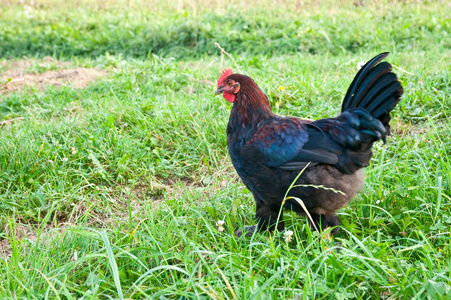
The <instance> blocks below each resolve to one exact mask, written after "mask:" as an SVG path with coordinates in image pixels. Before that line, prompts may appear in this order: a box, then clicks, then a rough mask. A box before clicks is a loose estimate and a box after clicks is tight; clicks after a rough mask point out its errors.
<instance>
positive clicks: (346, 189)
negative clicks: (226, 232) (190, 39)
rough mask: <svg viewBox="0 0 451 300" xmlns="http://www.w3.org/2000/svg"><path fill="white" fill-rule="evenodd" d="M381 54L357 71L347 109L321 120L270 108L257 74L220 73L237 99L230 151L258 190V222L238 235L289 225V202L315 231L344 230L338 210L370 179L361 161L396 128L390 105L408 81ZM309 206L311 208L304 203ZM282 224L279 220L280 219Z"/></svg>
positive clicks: (222, 85) (222, 88) (220, 86)
mask: <svg viewBox="0 0 451 300" xmlns="http://www.w3.org/2000/svg"><path fill="white" fill-rule="evenodd" d="M388 54H389V53H381V54H379V55H377V56H376V57H374V58H373V59H371V60H370V61H369V62H367V63H366V64H365V65H364V66H363V67H362V68H361V69H360V70H359V72H358V73H357V75H356V76H355V78H354V80H353V81H352V83H351V85H350V87H349V89H348V91H347V93H346V95H345V97H344V100H343V104H342V108H341V114H340V115H338V116H337V117H335V118H327V119H320V120H316V121H311V120H303V119H298V118H292V117H282V116H278V115H276V114H274V113H273V112H272V111H271V106H270V104H269V101H268V97H267V96H266V95H265V94H264V93H263V92H262V90H261V89H260V88H259V87H258V85H257V84H256V83H255V81H254V80H253V79H252V78H250V77H248V76H246V75H242V74H233V71H232V69H230V68H227V69H224V70H223V72H222V73H221V75H220V77H219V79H218V82H217V89H216V91H215V95H218V94H222V95H223V97H224V98H225V99H226V100H227V101H229V102H231V103H233V107H232V110H231V113H230V119H229V123H228V125H227V144H228V148H229V154H230V157H231V160H232V163H233V166H234V167H235V169H236V171H237V173H238V175H239V176H240V178H241V179H242V181H243V183H244V184H245V185H246V187H247V188H248V189H249V190H250V191H251V192H252V194H253V196H254V199H255V203H256V219H257V224H256V225H253V226H247V227H245V228H244V231H242V230H237V231H235V235H236V236H241V235H243V234H245V235H246V236H250V235H252V234H253V233H254V232H255V231H262V230H266V229H268V230H274V229H275V227H276V226H277V229H278V230H283V228H284V222H283V221H280V222H278V220H282V217H283V216H282V214H283V209H282V206H283V207H284V208H288V209H291V210H293V211H295V212H297V213H299V214H301V215H305V214H306V213H305V209H306V210H307V211H308V213H309V215H310V216H309V222H310V224H311V225H312V226H313V227H314V228H315V229H316V230H318V231H319V230H320V229H321V230H325V229H326V228H328V227H332V229H331V233H332V234H336V233H337V232H338V226H339V225H340V220H339V218H338V217H337V215H336V211H337V210H338V209H340V208H342V207H343V206H345V205H346V204H347V203H348V202H349V200H351V199H352V198H353V197H354V196H355V194H356V193H357V192H358V191H359V190H360V189H361V188H362V186H363V178H364V177H363V172H362V168H364V167H366V166H368V164H369V160H370V159H371V156H372V152H371V147H372V146H373V143H374V142H377V141H379V140H382V141H384V143H385V141H386V137H387V135H389V134H390V125H389V122H390V111H391V110H393V108H394V107H395V106H396V104H397V103H398V102H399V100H400V97H401V95H402V94H403V88H402V86H401V84H400V82H399V80H398V78H397V76H396V74H394V73H393V72H392V67H391V65H390V64H389V63H388V62H381V60H383V59H384V58H385V57H386V56H387V55H388ZM303 206H304V207H303ZM276 223H277V224H276Z"/></svg>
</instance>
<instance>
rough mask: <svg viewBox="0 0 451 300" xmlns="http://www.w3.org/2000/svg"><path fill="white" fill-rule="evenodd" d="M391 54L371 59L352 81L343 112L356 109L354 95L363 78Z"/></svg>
mask: <svg viewBox="0 0 451 300" xmlns="http://www.w3.org/2000/svg"><path fill="white" fill-rule="evenodd" d="M389 54H390V53H389V52H384V53H381V54H379V55H377V56H375V57H374V58H373V59H371V60H370V61H369V62H367V63H366V64H365V65H364V66H363V67H362V68H361V69H360V70H359V72H357V74H356V75H355V77H354V80H353V81H352V83H351V85H350V86H349V89H348V91H347V92H346V96H345V98H344V99H343V105H342V108H341V111H345V110H346V109H347V108H351V107H355V106H353V105H352V104H353V103H352V100H353V98H352V96H353V95H354V93H355V91H356V90H357V87H359V85H360V82H361V81H362V80H363V78H364V77H365V76H366V74H367V73H368V71H369V70H371V68H372V67H373V66H374V65H375V64H377V63H378V62H380V61H381V60H383V59H384V58H385V57H387V56H388V55H389Z"/></svg>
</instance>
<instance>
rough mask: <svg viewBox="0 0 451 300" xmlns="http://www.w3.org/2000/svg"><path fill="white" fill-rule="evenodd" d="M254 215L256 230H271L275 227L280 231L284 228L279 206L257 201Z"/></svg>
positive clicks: (281, 211)
mask: <svg viewBox="0 0 451 300" xmlns="http://www.w3.org/2000/svg"><path fill="white" fill-rule="evenodd" d="M255 217H256V219H257V220H258V225H257V226H258V230H260V231H263V230H269V231H273V230H274V229H275V228H276V223H277V221H279V222H278V223H277V230H279V231H282V230H283V229H284V228H285V223H284V222H283V221H282V220H283V210H281V209H280V207H272V206H269V205H266V204H264V203H262V202H260V203H257V211H256V212H255Z"/></svg>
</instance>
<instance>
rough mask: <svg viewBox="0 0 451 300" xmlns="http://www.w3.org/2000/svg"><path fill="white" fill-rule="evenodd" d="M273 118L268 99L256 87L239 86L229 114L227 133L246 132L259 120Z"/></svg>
mask: <svg viewBox="0 0 451 300" xmlns="http://www.w3.org/2000/svg"><path fill="white" fill-rule="evenodd" d="M271 116H274V114H273V112H272V111H271V106H270V105H269V101H268V97H266V95H265V94H264V93H263V92H262V91H261V90H260V88H259V87H258V86H256V85H255V87H246V86H241V89H240V91H239V92H238V93H237V94H236V100H235V102H234V103H233V108H232V111H231V112H230V119H229V126H228V133H229V134H230V133H232V132H240V131H242V130H248V129H249V128H250V127H254V126H256V125H257V124H258V123H260V121H261V120H264V119H267V118H269V117H271Z"/></svg>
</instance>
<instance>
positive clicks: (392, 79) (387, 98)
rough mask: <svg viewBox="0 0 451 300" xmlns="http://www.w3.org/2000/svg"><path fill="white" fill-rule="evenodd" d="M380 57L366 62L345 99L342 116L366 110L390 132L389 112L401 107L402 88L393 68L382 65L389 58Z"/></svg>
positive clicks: (385, 64)
mask: <svg viewBox="0 0 451 300" xmlns="http://www.w3.org/2000/svg"><path fill="white" fill-rule="evenodd" d="M388 54H389V53H388V52H384V53H381V54H379V55H377V56H375V57H374V58H373V59H371V60H370V61H369V62H367V63H366V64H365V65H364V66H363V67H362V68H361V69H360V71H359V72H358V73H357V75H356V76H355V78H354V80H353V81H352V83H351V85H350V86H349V89H348V91H347V93H346V96H345V97H344V99H343V104H342V112H344V111H346V110H348V109H352V108H364V109H366V110H367V111H368V112H369V113H370V114H371V116H372V117H373V118H376V119H378V120H379V121H380V122H381V123H382V125H384V127H385V128H386V130H387V133H388V132H389V130H390V125H389V122H390V111H391V110H392V109H393V108H394V107H395V106H396V104H398V102H399V100H400V97H401V95H402V94H403V88H402V86H401V83H400V82H399V80H398V77H397V76H396V74H395V73H393V72H392V66H391V65H390V64H389V63H388V62H380V61H381V60H382V59H384V58H385V57H387V56H388Z"/></svg>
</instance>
